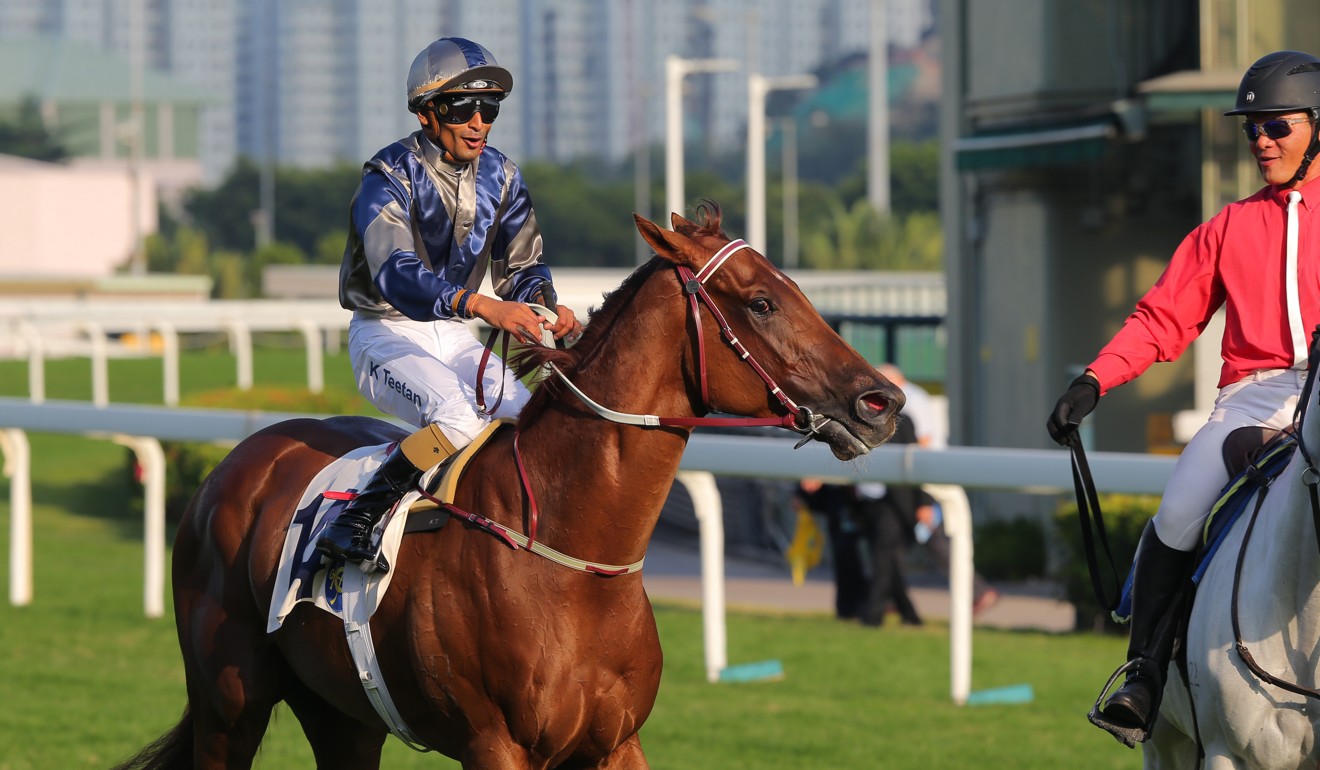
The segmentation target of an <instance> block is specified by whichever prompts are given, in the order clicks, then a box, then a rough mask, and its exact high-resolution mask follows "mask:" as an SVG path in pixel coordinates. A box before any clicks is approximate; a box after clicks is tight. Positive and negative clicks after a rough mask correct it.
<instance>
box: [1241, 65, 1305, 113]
mask: <svg viewBox="0 0 1320 770" xmlns="http://www.w3.org/2000/svg"><path fill="white" fill-rule="evenodd" d="M1315 108H1320V59H1317V58H1316V57H1314V56H1312V55H1311V54H1309V53H1302V52H1301V51H1275V52H1274V53H1272V54H1267V55H1266V56H1262V57H1261V58H1260V59H1258V60H1257V61H1256V63H1255V64H1253V65H1251V67H1250V68H1249V69H1248V70H1247V74H1245V75H1243V76H1242V85H1240V86H1238V93H1237V104H1236V105H1235V106H1234V107H1233V109H1232V110H1229V111H1228V112H1225V113H1224V114H1225V115H1245V114H1247V113H1250V112H1303V111H1305V110H1311V109H1315Z"/></svg>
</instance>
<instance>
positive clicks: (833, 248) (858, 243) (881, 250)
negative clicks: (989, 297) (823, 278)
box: [802, 198, 944, 270]
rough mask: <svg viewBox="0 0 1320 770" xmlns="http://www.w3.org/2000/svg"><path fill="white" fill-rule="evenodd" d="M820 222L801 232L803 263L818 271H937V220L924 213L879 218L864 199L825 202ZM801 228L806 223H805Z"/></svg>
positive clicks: (939, 258)
mask: <svg viewBox="0 0 1320 770" xmlns="http://www.w3.org/2000/svg"><path fill="white" fill-rule="evenodd" d="M827 205H828V210H827V214H826V215H825V217H823V219H822V221H817V222H815V223H814V225H813V227H811V228H810V229H807V228H805V226H804V230H805V235H804V237H803V241H802V257H803V264H805V265H807V266H808V267H812V268H815V269H817V270H939V269H940V268H941V266H942V264H943V254H944V245H943V237H942V234H941V232H940V223H939V218H938V217H937V216H936V215H934V214H931V213H928V212H917V213H913V214H910V215H908V216H907V217H898V216H890V217H883V216H881V215H880V214H879V213H878V212H877V211H876V210H875V209H874V208H872V207H871V205H870V203H869V202H868V201H867V200H865V199H858V200H856V201H853V203H852V205H851V206H848V205H845V204H844V202H843V201H842V200H839V199H837V198H836V199H833V200H829V201H828V202H827ZM804 224H805V223H804Z"/></svg>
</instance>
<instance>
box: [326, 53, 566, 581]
mask: <svg viewBox="0 0 1320 770" xmlns="http://www.w3.org/2000/svg"><path fill="white" fill-rule="evenodd" d="M512 89H513V75H512V74H511V73H510V72H509V71H508V70H507V69H505V68H504V67H501V66H500V65H499V64H498V63H496V61H495V57H494V56H493V55H492V54H491V52H490V51H488V50H486V48H485V47H484V46H481V45H478V44H476V43H473V42H472V41H470V40H465V39H463V38H457V37H451V38H441V39H439V40H436V41H435V42H433V43H431V44H430V45H428V46H427V47H426V49H425V50H423V51H422V52H421V53H419V54H418V55H417V57H416V58H415V59H414V60H413V63H412V67H411V69H410V70H409V72H408V85H407V99H408V110H409V111H411V112H413V113H415V114H416V115H417V121H418V123H420V124H421V129H420V130H419V131H416V132H414V133H413V134H411V135H409V136H407V137H404V138H403V139H400V140H399V141H397V142H395V143H394V144H391V145H390V146H388V147H386V148H385V149H383V150H381V151H380V152H378V153H376V156H375V157H373V158H372V159H371V160H369V161H367V163H366V165H365V166H364V167H363V170H362V182H361V184H360V186H359V187H358V190H357V193H356V194H355V195H354V196H353V201H352V203H351V204H350V206H349V210H350V218H351V229H350V232H349V236H348V244H347V246H346V248H345V250H344V261H343V264H342V266H341V267H340V270H339V302H340V304H341V305H343V306H344V307H345V308H346V309H348V310H352V311H353V320H352V321H351V322H350V324H349V332H348V335H349V336H348V351H349V356H350V359H351V361H352V364H353V371H354V373H355V374H356V376H357V384H358V389H359V390H361V391H362V394H363V395H364V396H366V397H367V399H368V400H369V401H371V403H373V404H375V405H376V406H377V407H378V408H379V409H381V410H382V411H384V412H386V413H388V414H392V415H394V416H396V417H398V418H400V419H402V420H404V421H406V422H408V423H411V424H412V425H415V426H417V427H418V428H419V429H420V430H418V431H417V432H416V433H413V434H412V435H410V436H408V437H407V438H405V439H403V440H402V441H401V442H399V444H398V445H396V446H395V447H394V448H393V450H392V451H391V452H390V454H389V456H388V457H387V458H386V459H385V461H384V463H383V464H382V465H381V466H380V468H379V469H378V470H377V471H376V474H375V476H373V477H372V479H371V480H370V481H369V482H368V483H367V484H366V485H365V487H364V488H363V489H362V490H361V491H360V492H359V493H358V494H357V496H356V497H355V498H354V499H353V500H352V501H351V502H350V503H349V504H348V506H347V507H346V508H345V509H344V511H343V512H342V513H341V514H340V515H339V517H338V518H337V519H336V520H335V521H334V523H332V524H331V525H330V526H329V527H328V528H327V529H326V531H325V532H324V534H323V535H322V536H321V537H320V539H319V540H318V541H317V544H316V547H317V550H318V551H321V552H322V553H324V554H326V555H328V556H338V555H343V556H344V557H346V558H347V559H348V560H349V561H362V560H365V559H368V558H370V556H371V553H370V549H369V547H370V540H371V532H372V529H373V527H374V526H375V525H376V523H377V522H378V521H379V520H380V518H381V516H383V515H384V514H385V513H386V512H387V511H389V510H390V508H391V507H393V505H394V504H395V503H396V502H397V501H398V499H399V498H400V497H401V496H402V495H403V494H404V493H405V492H407V491H408V490H409V489H411V488H412V487H413V486H414V485H415V484H416V483H417V481H418V479H419V478H420V477H421V475H422V473H423V472H425V471H426V470H428V469H429V468H431V467H434V466H435V465H437V464H438V463H440V462H441V461H442V460H444V459H445V458H447V457H449V456H450V455H451V454H453V453H454V452H456V451H458V450H459V449H462V448H463V447H465V446H467V445H468V444H469V443H471V441H472V439H473V438H475V437H476V436H477V435H478V434H479V433H480V432H481V431H482V430H483V429H484V428H485V427H486V426H487V425H488V424H489V423H490V421H491V420H492V419H496V418H501V417H514V416H516V415H517V414H518V412H519V411H521V409H522V408H523V406H524V405H525V404H526V403H527V400H528V398H529V393H528V391H527V388H526V387H524V386H523V384H522V383H520V382H519V381H518V380H517V379H516V378H514V377H513V375H512V374H510V373H509V372H508V371H507V370H506V369H505V368H504V367H503V366H502V365H500V362H499V361H498V359H496V360H494V361H492V362H491V363H490V364H489V365H488V367H487V369H486V371H485V372H481V371H479V366H480V361H481V356H482V352H483V346H482V345H481V343H480V342H479V341H478V340H477V339H476V338H475V337H474V336H473V334H472V332H471V330H469V329H468V326H467V324H466V323H465V321H467V320H468V319H472V318H480V319H481V320H483V321H485V322H486V323H487V324H489V325H490V326H491V327H493V328H497V329H501V330H503V331H505V332H508V333H509V334H511V335H512V336H514V337H515V338H517V339H518V340H520V341H522V342H524V343H536V342H539V341H540V339H541V331H542V328H543V327H544V328H546V329H548V330H549V331H550V332H552V333H553V334H554V336H555V337H556V338H563V337H565V336H568V337H570V339H571V338H572V337H574V336H576V335H578V334H580V333H581V330H582V325H581V324H580V323H579V322H578V321H577V319H576V318H575V317H574V315H573V311H572V310H570V309H569V308H566V307H563V306H557V305H556V301H555V290H554V286H553V284H552V283H551V280H550V278H551V277H550V270H549V268H547V267H546V265H545V264H544V263H543V262H542V254H541V232H540V229H539V228H538V227H537V224H536V215H535V213H534V212H533V211H532V200H531V197H530V196H529V194H528V192H527V187H526V185H525V184H524V183H523V178H522V174H521V173H520V172H519V170H518V167H517V166H516V165H514V163H513V161H511V160H509V159H508V158H507V157H505V156H504V155H503V154H502V153H500V152H499V151H498V150H496V149H495V148H493V147H491V146H489V145H488V144H486V137H487V135H488V134H489V133H490V129H491V124H492V123H493V122H494V121H495V118H496V116H497V115H499V111H500V102H501V101H502V100H503V99H504V98H505V97H506V96H508V95H509V92H510V91H511V90H512ZM488 269H489V270H490V271H491V281H492V285H493V287H494V293H495V294H496V295H498V297H492V296H487V295H484V294H478V293H477V290H478V289H479V288H480V286H481V282H482V279H483V278H484V277H485V275H486V272H487V270H488ZM528 302H535V303H539V304H541V305H544V306H546V307H548V308H551V309H552V310H557V313H558V319H557V320H556V321H555V322H554V323H553V324H551V323H549V322H547V321H545V320H543V319H542V318H541V317H540V316H538V315H537V314H536V313H534V312H533V311H532V309H531V308H530V307H528V305H527V304H526V303H528ZM478 376H480V377H482V378H483V385H482V387H483V389H484V391H485V392H486V393H488V394H492V396H493V397H494V398H498V399H499V403H498V406H497V407H496V408H495V409H494V411H493V413H491V414H487V413H484V412H481V411H479V409H478V406H477V403H476V395H475V384H476V381H477V377H478Z"/></svg>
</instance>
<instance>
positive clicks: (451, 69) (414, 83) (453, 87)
mask: <svg viewBox="0 0 1320 770" xmlns="http://www.w3.org/2000/svg"><path fill="white" fill-rule="evenodd" d="M512 90H513V74H512V73H510V72H509V71H508V70H507V69H505V68H503V67H501V66H500V65H499V63H498V62H496V61H495V55H494V54H492V53H491V52H490V51H489V50H487V49H486V47H485V46H483V45H481V44H479V43H474V42H472V41H471V40H467V39H464V38H461V37H442V38H440V39H439V40H437V41H435V42H434V43H431V44H430V45H428V46H427V47H426V48H425V50H423V51H422V52H421V53H419V54H417V58H415V59H413V63H412V67H410V68H409V69H408V109H409V110H411V111H412V112H417V110H419V109H421V106H422V105H423V104H425V103H426V102H428V101H430V100H431V99H432V98H434V97H435V95H436V94H439V93H442V92H445V91H503V92H504V93H506V94H507V93H509V92H510V91H512Z"/></svg>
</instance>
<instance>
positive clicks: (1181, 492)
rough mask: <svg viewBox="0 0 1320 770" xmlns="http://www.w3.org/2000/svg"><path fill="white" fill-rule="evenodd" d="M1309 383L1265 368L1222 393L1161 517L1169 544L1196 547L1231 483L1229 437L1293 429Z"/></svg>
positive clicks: (1178, 469) (1296, 372)
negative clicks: (1245, 431)
mask: <svg viewBox="0 0 1320 770" xmlns="http://www.w3.org/2000/svg"><path fill="white" fill-rule="evenodd" d="M1305 381H1306V372H1305V371H1303V370H1301V369H1264V370H1261V371H1258V372H1255V373H1253V374H1250V375H1248V376H1247V377H1244V378H1243V379H1241V380H1239V381H1237V382H1235V383H1233V384H1231V385H1225V386H1224V387H1223V388H1220V389H1219V396H1218V397H1217V398H1216V399H1215V408H1214V411H1213V412H1211V413H1210V419H1209V420H1208V421H1207V422H1206V424H1205V425H1203V426H1202V427H1201V429H1200V430H1198V431H1197V432H1196V435H1195V436H1193V437H1192V440H1191V441H1189V442H1187V446H1185V447H1183V451H1182V454H1181V455H1180V456H1179V457H1178V462H1177V463H1176V464H1175V465H1174V468H1173V476H1172V477H1170V479H1169V484H1168V486H1166V487H1165V488H1164V498H1163V499H1162V500H1161V501H1160V507H1159V510H1158V511H1157V512H1156V513H1155V533H1156V534H1158V535H1159V537H1160V540H1161V541H1162V542H1163V543H1164V544H1165V545H1167V546H1169V547H1170V548H1177V549H1178V550H1180V551H1190V550H1192V549H1193V548H1194V547H1195V546H1196V541H1197V539H1198V538H1199V537H1200V536H1201V527H1202V524H1203V523H1204V522H1205V518H1206V516H1208V515H1209V513H1210V507H1211V506H1213V505H1214V503H1215V501H1216V500H1218V499H1219V495H1220V493H1221V492H1222V491H1223V487H1224V485H1225V484H1226V483H1228V471H1227V470H1226V469H1225V468H1224V460H1223V445H1224V439H1225V438H1226V437H1227V436H1228V434H1229V433H1231V432H1232V431H1233V430H1234V429H1235V428H1240V427H1242V426H1244V425H1264V426H1266V427H1269V428H1274V429H1279V428H1284V427H1286V426H1288V425H1289V424H1290V423H1291V422H1292V418H1293V410H1294V409H1296V407H1297V398H1298V396H1299V395H1300V393H1301V389H1302V384H1303V383H1304V382H1305Z"/></svg>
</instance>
